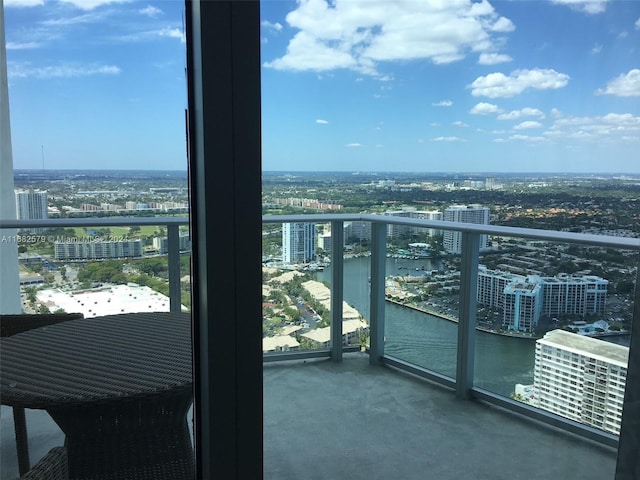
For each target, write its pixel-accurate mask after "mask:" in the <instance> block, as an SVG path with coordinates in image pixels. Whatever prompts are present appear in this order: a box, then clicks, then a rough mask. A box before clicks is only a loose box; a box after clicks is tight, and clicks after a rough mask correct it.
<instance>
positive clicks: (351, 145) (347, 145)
mask: <svg viewBox="0 0 640 480" xmlns="http://www.w3.org/2000/svg"><path fill="white" fill-rule="evenodd" d="M362 146H363V145H362V144H361V143H347V144H346V145H345V147H349V148H356V147H362Z"/></svg>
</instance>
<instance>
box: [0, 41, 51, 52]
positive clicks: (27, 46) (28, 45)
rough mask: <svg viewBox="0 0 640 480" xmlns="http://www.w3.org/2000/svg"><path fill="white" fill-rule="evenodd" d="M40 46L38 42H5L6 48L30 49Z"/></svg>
mask: <svg viewBox="0 0 640 480" xmlns="http://www.w3.org/2000/svg"><path fill="white" fill-rule="evenodd" d="M41 46H42V44H41V43H39V42H7V45H6V47H7V50H30V49H33V48H40V47H41Z"/></svg>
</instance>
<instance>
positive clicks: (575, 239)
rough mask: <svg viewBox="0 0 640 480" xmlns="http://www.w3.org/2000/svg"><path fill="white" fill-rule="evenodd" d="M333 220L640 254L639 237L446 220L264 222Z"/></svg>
mask: <svg viewBox="0 0 640 480" xmlns="http://www.w3.org/2000/svg"><path fill="white" fill-rule="evenodd" d="M332 221H345V222H358V221H362V222H372V223H383V224H391V225H406V226H411V227H420V228H430V229H437V230H453V231H457V232H468V233H479V234H487V235H494V236H502V237H518V238H528V239H532V240H543V241H549V242H552V241H553V242H566V243H581V244H587V245H590V246H598V247H611V248H622V249H629V250H639V251H640V238H630V237H614V236H611V235H594V234H590V233H576V232H560V231H558V230H540V229H535V228H522V227H505V226H500V225H482V224H477V223H462V222H449V221H445V220H423V219H419V218H405V217H396V216H393V215H375V214H367V213H362V214H339V213H338V214H304V215H264V216H263V217H262V222H263V223H296V222H316V223H329V222H332Z"/></svg>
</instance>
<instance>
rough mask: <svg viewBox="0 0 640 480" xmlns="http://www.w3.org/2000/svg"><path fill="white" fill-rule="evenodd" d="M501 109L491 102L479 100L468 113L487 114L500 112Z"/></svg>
mask: <svg viewBox="0 0 640 480" xmlns="http://www.w3.org/2000/svg"><path fill="white" fill-rule="evenodd" d="M501 111H502V110H501V109H500V107H498V106H497V105H494V104H493V103H486V102H480V103H478V104H476V105H475V106H474V107H473V108H472V109H471V110H469V113H470V114H472V115H489V114H492V113H500V112H501Z"/></svg>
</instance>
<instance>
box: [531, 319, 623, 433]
mask: <svg viewBox="0 0 640 480" xmlns="http://www.w3.org/2000/svg"><path fill="white" fill-rule="evenodd" d="M628 361H629V348H628V347H624V346H622V345H616V344H614V343H609V342H605V341H602V340H598V339H595V338H589V337H585V336H583V335H577V334H575V333H571V332H567V331H564V330H553V331H551V332H548V333H547V334H546V335H545V336H544V338H541V339H539V340H537V341H536V358H535V368H534V380H533V382H534V397H533V401H532V403H533V405H534V406H537V407H539V408H542V409H544V410H548V411H550V412H553V413H556V414H558V415H561V416H563V417H566V418H570V419H572V420H575V421H578V422H582V423H586V424H588V425H591V426H594V427H597V428H600V429H603V430H605V431H608V432H612V433H615V434H618V433H619V432H620V423H621V421H622V404H623V401H624V389H625V383H626V379H627V364H628Z"/></svg>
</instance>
